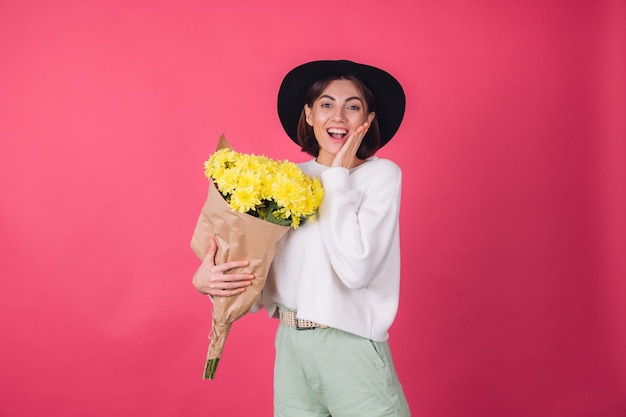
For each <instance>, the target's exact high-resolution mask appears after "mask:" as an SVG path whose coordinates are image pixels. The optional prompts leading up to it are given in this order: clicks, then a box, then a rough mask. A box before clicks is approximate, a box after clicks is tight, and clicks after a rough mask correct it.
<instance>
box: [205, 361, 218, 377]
mask: <svg viewBox="0 0 626 417" xmlns="http://www.w3.org/2000/svg"><path fill="white" fill-rule="evenodd" d="M219 362H220V358H213V359H207V360H206V364H205V365H204V375H203V377H202V379H215V371H216V370H217V364H218V363H219Z"/></svg>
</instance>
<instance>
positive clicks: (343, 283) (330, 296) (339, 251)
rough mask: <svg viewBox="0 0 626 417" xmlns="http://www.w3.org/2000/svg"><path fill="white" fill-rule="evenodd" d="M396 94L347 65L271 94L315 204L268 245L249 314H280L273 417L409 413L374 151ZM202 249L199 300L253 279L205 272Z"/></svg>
mask: <svg viewBox="0 0 626 417" xmlns="http://www.w3.org/2000/svg"><path fill="white" fill-rule="evenodd" d="M404 108H405V96H404V92H403V89H402V87H401V86H400V84H399V83H398V81H397V80H396V79H395V78H393V77H392V76H391V75H390V74H388V73H387V72H385V71H383V70H380V69H378V68H375V67H371V66H368V65H363V64H358V63H355V62H351V61H314V62H309V63H306V64H303V65H301V66H298V67H296V68H294V69H293V70H292V71H290V72H289V73H288V74H287V75H286V77H285V78H284V80H283V82H282V85H281V87H280V90H279V94H278V114H279V117H280V120H281V123H282V125H283V127H284V129H285V131H286V132H287V135H288V136H289V137H290V138H291V139H292V140H293V141H294V142H296V143H297V144H298V145H300V146H301V148H302V150H303V151H304V152H307V153H308V154H310V155H311V156H313V157H314V158H315V159H312V160H310V161H308V162H305V163H303V164H300V167H301V168H302V170H303V171H304V172H305V173H306V174H308V175H310V176H316V177H318V178H320V180H321V181H322V184H323V186H324V190H325V197H324V200H323V202H322V205H321V207H320V210H319V214H318V218H317V219H316V221H314V222H307V223H306V224H304V225H303V226H302V227H300V228H299V229H298V230H294V231H289V232H288V233H287V235H286V236H285V237H284V238H283V239H281V241H280V242H279V244H278V250H277V254H276V257H275V258H274V261H273V263H272V267H271V270H270V273H269V275H268V278H267V281H266V284H265V289H264V290H263V293H262V295H261V296H260V300H259V306H263V307H265V308H266V309H267V311H268V312H269V314H270V316H272V317H280V320H281V325H280V326H279V328H278V332H277V335H276V363H275V375H274V408H275V415H276V416H281V417H282V416H289V417H306V416H333V417H343V416H346V417H347V416H359V417H364V416H376V417H383V416H409V415H410V412H409V408H408V405H407V402H406V399H405V397H404V394H403V392H402V387H401V385H400V383H399V381H398V378H397V375H396V373H395V369H394V366H393V361H392V358H391V354H390V351H389V346H388V343H387V339H388V330H389V327H390V326H391V324H392V322H393V320H394V318H395V315H396V312H397V307H398V297H399V282H400V244H399V230H398V218H399V208H400V191H401V171H400V168H399V167H398V166H397V165H396V164H395V163H393V162H391V161H389V160H387V159H382V158H377V157H376V156H374V154H375V152H376V151H377V150H378V149H380V148H381V147H382V146H383V145H385V144H386V143H387V142H388V141H389V140H390V139H391V138H392V137H393V135H394V134H395V133H396V131H397V130H398V128H399V126H400V123H401V121H402V118H403V116H404ZM215 251H216V246H215V242H212V245H211V250H210V251H209V254H208V255H207V258H206V259H205V261H204V262H203V264H202V265H201V267H200V268H199V269H198V271H197V272H196V274H195V276H194V286H195V287H196V289H198V291H200V292H202V293H205V294H209V295H221V296H224V295H235V294H238V293H240V292H242V291H245V287H246V286H248V285H250V280H251V279H253V277H252V276H251V275H249V274H246V273H238V274H235V273H233V274H229V270H230V269H232V268H236V267H241V266H242V265H245V264H246V262H245V261H237V262H227V263H224V264H221V265H215V263H214V262H213V259H214V256H215Z"/></svg>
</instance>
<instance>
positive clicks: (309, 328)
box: [295, 317, 315, 330]
mask: <svg viewBox="0 0 626 417" xmlns="http://www.w3.org/2000/svg"><path fill="white" fill-rule="evenodd" d="M295 319H296V330H313V329H315V327H300V326H299V325H298V323H299V322H300V319H299V318H297V317H296V318H295Z"/></svg>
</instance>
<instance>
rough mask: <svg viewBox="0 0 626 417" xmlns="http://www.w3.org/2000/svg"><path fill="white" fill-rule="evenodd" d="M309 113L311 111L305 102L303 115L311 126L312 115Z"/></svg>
mask: <svg viewBox="0 0 626 417" xmlns="http://www.w3.org/2000/svg"><path fill="white" fill-rule="evenodd" d="M311 113H313V111H312V110H311V108H310V107H309V105H308V104H305V105H304V116H305V120H306V123H307V124H308V125H309V126H313V117H312V116H311Z"/></svg>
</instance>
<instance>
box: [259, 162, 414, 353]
mask: <svg viewBox="0 0 626 417" xmlns="http://www.w3.org/2000/svg"><path fill="white" fill-rule="evenodd" d="M300 167H301V168H302V170H303V171H304V172H305V173H306V174H307V175H310V176H316V177H318V178H319V179H320V180H321V181H322V184H323V186H324V191H325V197H324V200H323V202H322V206H321V207H320V210H319V216H318V217H317V219H316V220H315V221H314V222H307V223H305V224H304V225H303V226H302V227H300V228H299V229H297V230H290V231H289V232H287V235H285V237H283V238H282V239H281V240H280V242H279V243H278V250H277V253H276V257H275V258H274V261H273V263H272V266H271V269H270V272H269V275H268V278H267V281H266V285H265V288H264V290H263V293H262V294H261V296H260V303H261V304H262V305H263V306H264V307H265V308H266V309H267V311H268V313H269V315H270V316H271V317H277V314H278V312H277V305H278V304H282V305H284V306H286V307H288V308H293V309H297V311H298V314H297V315H298V318H301V319H305V320H312V321H315V322H318V323H322V324H326V325H328V326H330V327H334V328H337V329H340V330H344V331H346V332H350V333H354V334H356V335H359V336H362V337H365V338H367V339H372V340H375V341H379V342H382V341H385V340H387V338H388V337H389V335H388V330H389V327H390V326H391V324H392V322H393V320H394V318H395V315H396V312H397V309H398V296H399V286H400V239H399V230H398V228H399V226H398V224H399V210H400V192H401V183H402V173H401V171H400V168H399V167H398V166H397V165H396V164H395V163H393V162H392V161H390V160H387V159H382V158H377V157H373V158H371V159H370V160H368V161H367V162H365V163H363V164H361V165H359V166H358V167H356V168H354V169H351V170H348V169H346V168H329V167H327V166H324V165H321V164H318V163H317V162H316V161H315V160H312V161H309V162H306V163H303V164H300Z"/></svg>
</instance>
